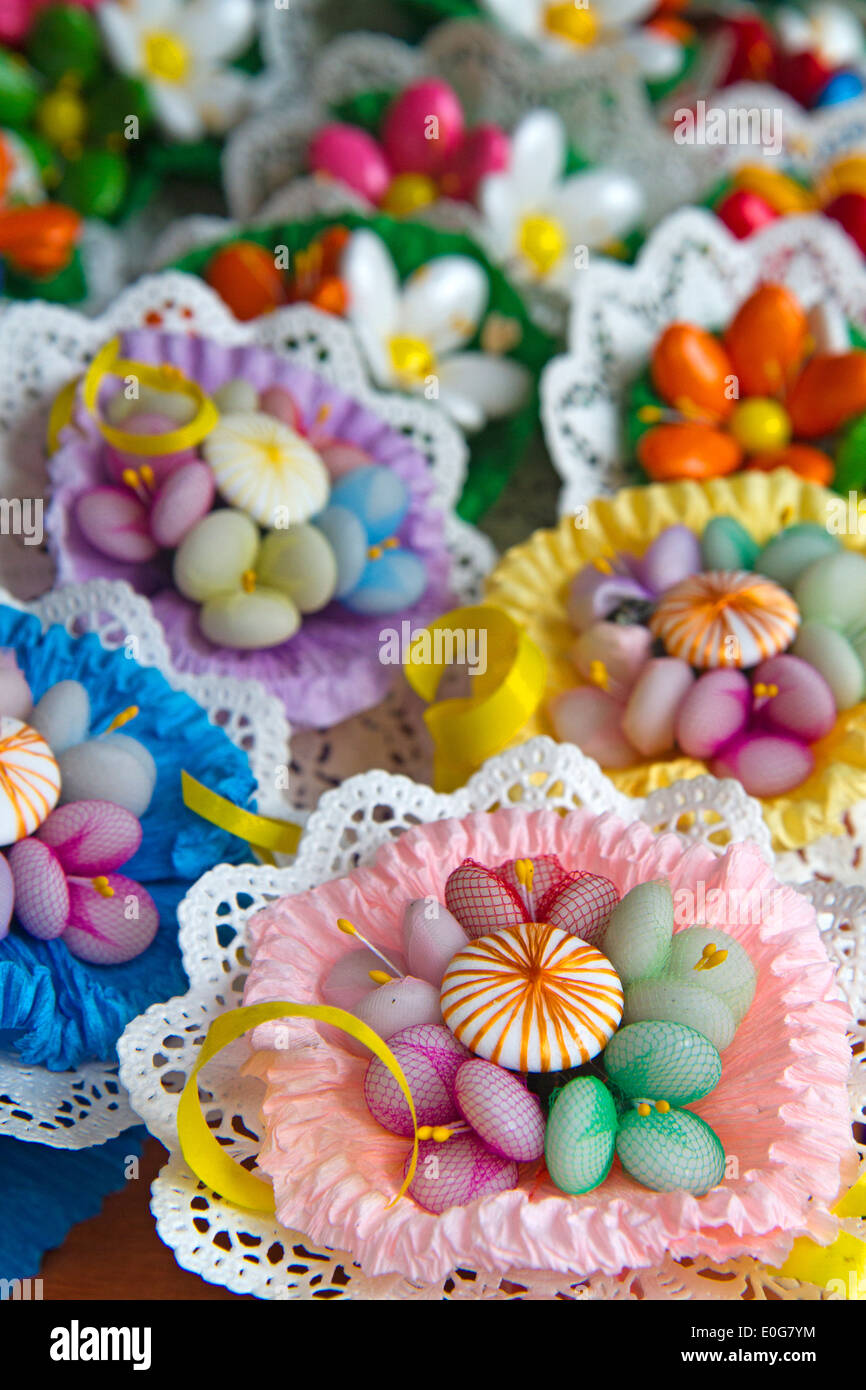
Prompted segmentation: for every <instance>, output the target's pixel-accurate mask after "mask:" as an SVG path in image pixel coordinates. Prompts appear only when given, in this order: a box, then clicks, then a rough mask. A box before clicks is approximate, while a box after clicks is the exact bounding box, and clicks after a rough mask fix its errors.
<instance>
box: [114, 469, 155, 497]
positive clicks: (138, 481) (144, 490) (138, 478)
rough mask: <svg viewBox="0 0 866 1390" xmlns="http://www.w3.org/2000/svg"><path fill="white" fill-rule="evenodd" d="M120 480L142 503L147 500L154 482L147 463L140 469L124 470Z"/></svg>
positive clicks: (151, 471)
mask: <svg viewBox="0 0 866 1390" xmlns="http://www.w3.org/2000/svg"><path fill="white" fill-rule="evenodd" d="M120 479H121V482H123V483H125V484H126V486H127V487H128V488H130V489H131V491H132V492H134V493H135V495H136V497H138V498H139V499H140V500H141V501H142V502H147V501H148V500H149V494H150V493H152V492H153V490H154V486H155V481H156V480H155V477H154V472H153V469H152V468H151V466H150V464H149V463H143V464H142V465H141V466H140V468H124V470H123V472H122V473H121V475H120Z"/></svg>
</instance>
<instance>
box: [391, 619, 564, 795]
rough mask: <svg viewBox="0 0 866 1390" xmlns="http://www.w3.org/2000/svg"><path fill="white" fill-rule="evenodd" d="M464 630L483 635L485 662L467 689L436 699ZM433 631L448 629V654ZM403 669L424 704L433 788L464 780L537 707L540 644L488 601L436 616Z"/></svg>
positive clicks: (542, 681) (542, 666) (446, 787)
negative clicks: (431, 747) (459, 694)
mask: <svg viewBox="0 0 866 1390" xmlns="http://www.w3.org/2000/svg"><path fill="white" fill-rule="evenodd" d="M469 631H475V632H477V631H483V632H484V633H485V634H486V639H487V668H486V670H485V671H484V672H479V673H478V674H477V675H473V676H472V694H471V695H469V696H466V697H462V698H459V699H451V700H440V701H438V702H437V703H435V704H434V703H433V701H434V700H435V697H436V691H437V690H438V688H439V683H440V681H441V680H442V677H443V675H444V674H445V671H446V670H447V669H448V667H449V665H450V664H451V662H452V661H453V648H454V640H453V639H454V638H455V637H459V636H460V634H463V635H464V638H465V635H466V634H467V632H469ZM437 633H449V634H450V641H449V643H448V646H449V654H448V656H447V657H446V655H445V651H444V649H445V645H446V644H445V643H444V642H443V641H442V640H439V641H438V642H437ZM428 650H430V651H432V659H431V657H430V656H428ZM449 658H450V659H449ZM405 670H406V679H407V681H408V682H409V684H410V686H411V687H412V689H413V690H414V691H415V692H416V694H418V695H420V696H421V698H422V699H423V700H426V701H427V703H428V705H429V706H430V708H429V709H428V710H426V711H425V713H424V722H425V723H426V725H427V728H428V729H429V730H430V734H431V736H432V738H433V744H434V749H435V752H434V763H433V769H434V773H433V782H434V786H435V787H436V789H437V791H454V790H455V789H456V788H457V787H461V786H463V784H464V782H465V781H466V779H467V778H468V777H470V776H471V775H472V773H473V772H475V771H476V770H477V769H478V768H479V767H480V766H481V764H482V763H483V762H484V761H485V759H487V758H490V757H492V756H493V755H494V753H500V752H501V751H502V749H503V748H505V747H507V745H508V744H509V743H510V742H511V740H512V739H513V738H514V737H515V735H516V734H518V733H519V732H520V730H521V729H522V727H523V725H524V724H525V723H526V721H527V720H528V719H529V718H530V716H531V715H532V714H533V713H534V712H535V710H536V709H537V708H538V705H539V704H540V702H541V699H542V696H543V695H544V688H545V679H546V670H545V661H544V657H543V656H542V654H541V651H540V650H539V648H538V647H537V646H536V645H535V643H534V642H533V641H532V639H531V638H530V637H528V636H527V634H526V633H525V632H524V630H523V628H521V627H520V626H519V624H518V623H516V622H515V621H514V619H513V618H511V617H509V616H508V614H507V613H505V612H503V610H502V609H501V608H493V607H492V606H490V605H488V604H477V605H474V606H470V607H466V608H454V609H452V610H451V612H450V613H444V614H443V615H442V617H441V618H437V619H436V621H435V622H434V623H431V624H430V626H429V627H428V628H426V629H425V630H424V632H422V633H420V634H419V635H418V636H417V637H416V638H415V640H414V641H413V643H412V646H411V648H410V650H409V657H408V660H407V662H406V667H405Z"/></svg>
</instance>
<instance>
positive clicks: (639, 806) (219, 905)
mask: <svg viewBox="0 0 866 1390" xmlns="http://www.w3.org/2000/svg"><path fill="white" fill-rule="evenodd" d="M508 802H520V803H521V804H523V805H526V806H531V807H547V808H561V809H572V808H574V807H575V806H579V805H582V806H586V807H588V808H589V809H591V810H593V811H595V812H602V811H613V812H616V813H617V814H619V815H621V816H623V817H624V818H625V819H627V820H634V819H636V818H640V819H642V820H644V821H645V822H646V823H648V824H649V825H650V826H652V828H653V829H654V830H656V831H657V832H661V831H676V832H677V833H679V834H681V835H684V836H686V837H687V838H688V839H689V840H690V841H693V842H694V841H699V842H702V843H705V844H707V845H709V846H711V847H713V848H715V849H721V848H723V847H724V846H725V845H726V844H728V843H732V842H734V841H740V840H744V839H751V840H753V841H754V842H755V843H757V845H758V846H759V848H760V849H761V852H762V853H763V854H764V855H765V857H766V858H767V859H768V861H772V853H771V850H770V844H769V837H768V833H767V830H766V827H765V825H764V823H763V820H762V817H761V812H760V807H759V805H758V803H757V802H755V801H753V800H752V799H751V798H749V797H747V796H746V795H745V793H744V792H743V790H742V788H741V787H740V786H739V784H738V783H735V782H730V781H729V782H718V781H716V780H715V779H714V778H711V777H700V778H696V779H694V780H693V781H688V782H680V783H677V784H675V785H674V786H672V787H668V788H665V789H663V790H660V791H657V792H654V793H653V794H652V795H651V796H650V797H648V798H647V799H646V800H645V801H633V800H631V799H629V798H627V797H625V796H624V795H623V794H622V793H620V792H618V791H617V790H616V789H615V788H614V787H613V786H612V784H611V783H610V782H609V781H608V780H607V779H606V778H605V777H604V775H603V774H602V772H601V770H600V768H599V767H598V765H597V764H596V763H594V762H592V761H591V759H589V758H586V757H585V756H584V755H583V754H581V753H580V752H579V751H578V750H577V749H576V748H574V747H571V746H569V745H567V744H557V743H555V742H554V741H553V740H551V739H547V738H537V739H533V740H531V741H530V742H529V743H525V744H523V745H522V746H521V747H519V748H516V749H511V750H509V751H508V752H506V753H503V754H500V755H499V756H498V757H496V758H492V759H491V760H490V761H489V762H488V763H486V764H485V765H484V767H483V768H482V769H481V771H480V772H479V773H477V774H476V775H475V776H474V777H473V778H472V779H471V781H470V782H469V783H468V784H467V786H466V787H464V788H462V789H461V790H460V791H458V792H455V793H454V794H452V795H442V794H439V793H436V792H434V791H432V790H431V789H430V788H429V787H426V786H423V785H420V784H418V783H413V782H411V781H410V780H408V779H407V778H405V777H394V776H389V775H387V774H385V773H382V772H369V773H366V774H364V775H361V776H358V777H354V778H351V779H350V780H348V781H347V782H345V783H344V784H343V785H342V786H341V787H339V788H338V789H336V790H335V791H333V792H330V793H328V794H327V795H326V796H324V797H323V798H322V800H321V802H320V804H319V807H318V809H317V810H316V811H315V812H314V813H313V815H311V816H310V818H309V820H308V822H307V826H306V829H305V832H304V836H303V839H302V843H301V846H300V848H299V852H298V856H297V858H296V860H295V862H294V864H293V865H292V866H291V867H290V868H285V869H280V870H274V869H271V868H266V867H259V868H249V869H246V868H243V869H239V870H237V869H231V868H228V867H227V866H221V867H220V868H217V869H214V870H212V871H211V872H210V873H208V874H206V875H205V876H204V877H203V878H202V879H201V880H200V881H199V882H198V883H197V884H196V885H195V887H194V888H193V889H192V890H191V892H190V893H189V894H188V895H187V897H186V899H185V900H184V902H183V904H182V905H181V909H180V913H179V916H180V921H181V933H180V936H181V943H182V948H183V952H184V963H185V966H186V968H187V971H188V973H189V977H190V989H189V992H188V993H187V994H186V995H185V996H183V997H182V998H181V997H179V998H176V999H173V1000H171V1001H169V1003H168V1004H164V1005H154V1006H153V1007H152V1008H150V1009H149V1010H148V1011H147V1013H145V1014H144V1015H142V1016H141V1017H140V1018H138V1019H136V1020H134V1021H133V1022H132V1023H131V1024H130V1025H129V1027H128V1028H127V1029H126V1031H125V1033H124V1034H123V1036H122V1038H121V1040H120V1043H119V1047H118V1051H119V1055H120V1058H121V1077H122V1079H123V1082H124V1084H125V1085H126V1086H127V1087H128V1088H129V1092H130V1095H131V1097H132V1101H133V1104H134V1107H135V1109H136V1111H137V1112H138V1114H139V1115H140V1116H141V1117H142V1119H143V1120H144V1121H145V1123H146V1124H147V1126H148V1128H149V1130H150V1131H151V1133H152V1134H154V1135H156V1137H157V1138H159V1139H160V1140H161V1141H162V1142H163V1143H164V1144H165V1145H166V1147H167V1148H168V1149H169V1150H170V1152H171V1157H170V1161H169V1163H168V1164H167V1165H166V1167H165V1168H164V1169H163V1170H162V1172H161V1173H160V1174H159V1176H158V1178H157V1179H156V1181H155V1183H154V1186H153V1189H152V1203H151V1205H152V1210H153V1212H154V1214H155V1216H156V1221H157V1229H158V1231H159V1234H160V1236H161V1237H162V1239H163V1240H164V1241H165V1242H166V1243H167V1244H168V1245H169V1246H170V1247H171V1248H172V1249H173V1250H174V1252H175V1256H176V1258H177V1260H178V1262H179V1263H180V1264H181V1265H182V1266H183V1267H184V1268H186V1269H190V1270H193V1271H194V1272H195V1273H198V1274H200V1275H201V1276H202V1278H204V1279H206V1280H208V1281H209V1282H211V1283H219V1284H223V1285H225V1286H226V1287H227V1288H229V1289H232V1290H234V1291H235V1292H237V1293H252V1294H256V1295H257V1296H259V1297H261V1298H271V1299H294V1298H304V1299H317V1298H318V1299H330V1298H346V1297H351V1298H362V1299H440V1298H442V1297H448V1298H473V1299H479V1298H482V1299H503V1298H513V1297H522V1298H530V1299H545V1298H554V1297H565V1298H570V1299H586V1300H593V1299H611V1298H616V1299H634V1298H704V1299H720V1298H724V1299H730V1298H740V1297H743V1296H746V1297H755V1298H759V1299H765V1298H806V1299H809V1298H811V1299H817V1298H820V1297H822V1296H825V1295H824V1294H823V1292H822V1291H821V1290H819V1289H817V1288H814V1287H811V1286H806V1285H800V1284H798V1283H797V1282H796V1281H793V1280H786V1279H780V1278H778V1277H777V1276H774V1275H771V1274H770V1273H769V1271H767V1270H766V1269H764V1268H763V1267H762V1266H761V1265H759V1264H758V1263H757V1262H755V1261H754V1260H749V1259H742V1260H738V1261H735V1262H733V1263H732V1264H730V1265H726V1266H724V1267H719V1266H717V1265H714V1264H712V1263H711V1262H702V1261H684V1262H682V1263H678V1262H673V1261H667V1262H666V1263H665V1265H664V1266H663V1267H661V1268H659V1269H656V1270H651V1271H647V1270H643V1271H640V1273H639V1274H638V1273H632V1272H628V1271H627V1272H624V1273H623V1274H622V1275H620V1276H619V1277H618V1278H614V1279H612V1278H607V1277H604V1278H602V1277H590V1278H586V1279H580V1280H575V1281H573V1282H569V1280H568V1278H567V1277H563V1276H561V1275H553V1274H550V1275H545V1274H544V1273H538V1272H536V1271H532V1272H526V1271H523V1272H521V1271H514V1270H512V1271H505V1272H503V1278H502V1280H501V1281H500V1282H499V1283H498V1284H497V1283H495V1282H494V1281H489V1280H485V1279H482V1278H480V1277H479V1276H477V1275H476V1274H475V1272H474V1271H472V1270H460V1271H455V1272H454V1273H453V1274H452V1276H451V1277H450V1278H449V1279H448V1280H447V1281H446V1282H445V1284H444V1285H438V1286H436V1287H435V1288H419V1287H417V1286H415V1285H412V1284H410V1283H408V1282H407V1281H406V1280H405V1279H402V1278H400V1277H398V1276H393V1277H387V1278H372V1279H371V1278H368V1277H367V1276H365V1275H364V1273H363V1272H362V1270H361V1269H360V1268H359V1267H358V1266H357V1265H356V1264H355V1263H354V1262H353V1260H352V1257H351V1255H349V1254H346V1253H344V1252H339V1251H332V1250H324V1249H320V1248H318V1247H317V1246H316V1245H315V1244H311V1243H310V1242H309V1241H308V1240H307V1239H306V1238H305V1237H304V1235H303V1233H301V1232H297V1231H289V1230H287V1229H286V1228H284V1227H282V1226H280V1225H279V1224H278V1223H277V1222H276V1221H275V1220H274V1219H273V1218H267V1217H261V1216H255V1215H253V1214H251V1213H249V1212H242V1211H240V1210H239V1209H238V1208H236V1207H233V1206H232V1205H231V1204H230V1203H228V1202H226V1201H224V1200H223V1199H222V1198H220V1197H219V1196H217V1195H216V1194H215V1193H214V1192H212V1191H210V1190H209V1189H207V1188H206V1187H204V1186H203V1185H202V1184H201V1183H200V1182H198V1181H197V1179H196V1178H195V1177H194V1176H193V1174H192V1173H191V1172H190V1171H189V1169H188V1168H187V1167H186V1165H185V1163H184V1161H183V1159H182V1157H181V1155H180V1153H179V1149H178V1142H177V1132H176V1109H177V1101H178V1096H179V1094H180V1091H181V1090H182V1088H183V1085H184V1083H185V1080H186V1077H187V1075H188V1074H189V1071H190V1068H191V1066H192V1065H193V1063H194V1058H195V1055H196V1052H197V1050H198V1048H199V1047H200V1046H201V1043H202V1041H203V1039H204V1035H205V1033H206V1031H207V1028H208V1025H209V1024H210V1023H211V1021H212V1020H213V1019H214V1018H215V1017H216V1016H217V1015H218V1014H220V1013H222V1012H224V1011H225V1010H227V1009H231V1008H233V1007H235V1006H236V1005H237V1004H238V1003H239V1002H240V1000H241V997H242V993H243V985H244V979H245V975H246V971H247V967H248V963H249V962H248V957H247V954H246V946H245V930H246V923H247V921H248V919H249V917H250V915H251V914H252V913H254V912H255V911H257V910H258V909H259V908H260V907H262V906H263V905H264V904H265V903H267V902H269V901H271V900H273V899H274V898H276V897H279V896H281V895H284V894H286V893H293V892H299V891H302V890H304V889H306V888H309V887H312V886H314V885H316V884H319V883H322V882H324V881H326V880H327V879H330V878H332V877H335V876H339V875H341V874H345V873H348V872H350V871H351V870H352V869H354V868H355V867H357V866H358V865H359V864H363V863H366V862H368V861H369V860H371V859H372V858H373V856H374V855H375V853H376V851H377V849H378V848H379V846H381V845H383V844H385V843H387V842H388V841H389V840H391V839H392V838H393V837H395V836H397V835H399V834H401V833H402V831H403V830H405V829H407V828H408V827H409V826H414V825H418V824H423V823H425V822H428V821H432V820H438V819H443V818H445V817H448V816H462V815H465V814H467V813H468V812H470V811H473V810H483V809H492V808H493V807H495V806H500V805H502V804H507V803H508ZM800 891H803V892H805V893H806V895H807V896H809V897H810V898H811V900H812V901H813V902H814V903H815V906H816V908H817V910H818V913H819V923H820V926H821V929H822V932H823V935H824V939H825V942H826V945H827V950H828V953H829V954H830V956H831V958H832V959H833V960H834V961H836V962H837V963H838V965H839V980H840V987H841V989H842V990H843V992H844V993H845V995H846V997H847V998H848V999H849V1000H850V1001H851V1002H852V1004H856V1006H857V1016H858V1017H859V1015H860V1014H861V1013H862V1008H861V1007H860V1005H861V1001H862V997H863V988H864V982H866V891H864V890H862V889H859V888H847V889H846V888H842V887H840V886H839V885H836V884H832V883H808V884H806V885H805V886H804V887H802V888H801V889H800ZM864 1036H866V1021H863V1022H860V1023H859V1024H858V1026H857V1040H860V1039H861V1038H862V1037H864ZM248 1056H249V1048H248V1044H247V1042H246V1040H245V1039H241V1040H239V1041H238V1042H236V1043H233V1044H232V1046H231V1047H230V1048H229V1049H227V1050H226V1051H225V1052H224V1053H222V1054H220V1056H219V1057H218V1058H216V1059H215V1060H214V1061H213V1062H211V1063H210V1064H209V1067H208V1069H207V1071H206V1073H205V1074H204V1080H203V1083H202V1086H201V1092H200V1093H201V1095H202V1097H203V1101H204V1109H205V1113H206V1115H207V1118H208V1123H209V1125H210V1126H211V1128H212V1129H213V1130H214V1131H215V1133H216V1134H217V1135H218V1136H219V1138H220V1142H221V1143H222V1144H223V1145H224V1146H225V1147H226V1149H227V1150H228V1151H229V1152H231V1153H233V1154H234V1155H235V1156H236V1157H237V1158H238V1159H239V1160H243V1159H245V1158H247V1159H248V1158H250V1157H251V1156H252V1155H254V1154H255V1153H256V1151H257V1148H258V1145H259V1138H260V1132H261V1125H260V1109H259V1108H260V1102H261V1097H262V1087H261V1084H260V1083H259V1082H258V1081H256V1080H255V1079H254V1078H252V1077H242V1076H241V1074H240V1067H241V1064H242V1062H243V1061H244V1060H245V1059H246V1058H247V1057H248ZM864 1107H866V1085H864V1080H863V1074H862V1067H861V1068H860V1069H859V1070H858V1071H857V1072H856V1073H855V1079H854V1081H853V1082H852V1114H853V1115H854V1116H855V1117H857V1118H860V1119H862V1116H863V1112H864Z"/></svg>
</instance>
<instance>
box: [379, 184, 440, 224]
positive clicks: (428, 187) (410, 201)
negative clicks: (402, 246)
mask: <svg viewBox="0 0 866 1390" xmlns="http://www.w3.org/2000/svg"><path fill="white" fill-rule="evenodd" d="M437 192H438V190H437V188H436V185H435V183H434V182H433V180H432V179H430V178H428V177H427V175H426V174H397V175H396V177H395V178H393V179H392V180H391V182H390V184H389V185H388V187H387V189H386V190H385V196H384V198H383V199H382V211H383V212H387V213H389V214H390V215H391V217H408V216H409V215H410V214H411V213H413V212H415V211H416V209H417V208H423V207H427V205H428V204H429V203H434V202H435V201H436V196H437Z"/></svg>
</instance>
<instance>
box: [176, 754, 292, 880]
mask: <svg viewBox="0 0 866 1390" xmlns="http://www.w3.org/2000/svg"><path fill="white" fill-rule="evenodd" d="M180 783H181V793H182V796H183V804H184V806H186V807H187V809H188V810H190V811H194V812H195V814H196V815H197V816H201V818H202V820H206V821H209V822H210V824H211V825H216V826H218V827H219V829H220V830H227V831H228V832H229V834H230V835H237V836H238V838H239V839H241V840H246V842H247V844H248V845H250V846H251V848H252V849H254V850H255V851H256V853H257V854H259V855H261V857H262V858H263V859H265V860H267V861H268V862H269V863H271V864H272V863H273V855H274V853H276V854H294V852H295V850H296V849H297V848H298V842H299V840H300V838H301V827H300V826H299V825H295V824H293V823H292V822H291V821H284V820H274V819H272V818H271V817H270V816H259V815H257V814H256V813H255V812H254V811H245V810H243V808H242V807H240V806H235V804H234V802H233V801H229V800H228V798H227V797H224V796H220V795H219V793H218V792H215V791H211V789H210V787H206V786H205V785H204V783H202V782H199V781H197V780H196V778H195V777H193V776H192V775H191V774H190V773H189V772H185V771H183V770H182V771H181V774H180Z"/></svg>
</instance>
